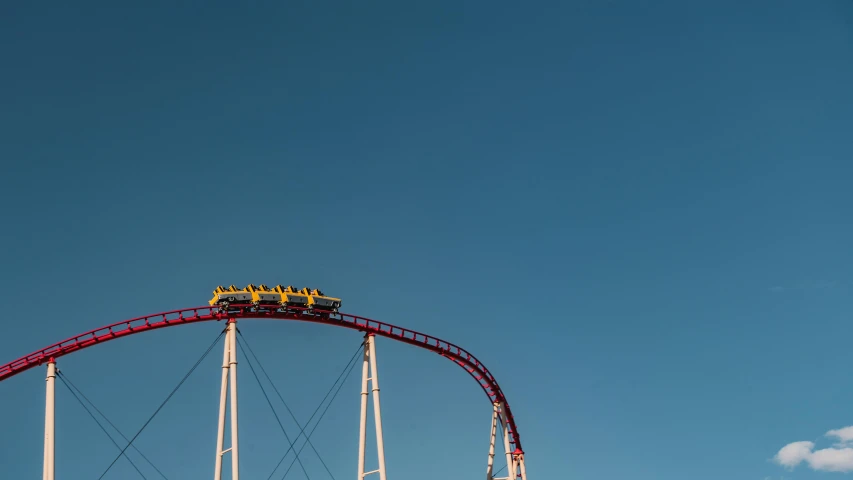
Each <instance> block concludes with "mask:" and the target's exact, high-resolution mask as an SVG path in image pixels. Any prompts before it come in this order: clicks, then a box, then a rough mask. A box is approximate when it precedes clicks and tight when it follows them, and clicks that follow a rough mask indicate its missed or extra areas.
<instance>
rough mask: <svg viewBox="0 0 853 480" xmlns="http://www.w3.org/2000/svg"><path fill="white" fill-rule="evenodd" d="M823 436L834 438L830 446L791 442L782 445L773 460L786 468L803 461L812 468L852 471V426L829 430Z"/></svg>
mask: <svg viewBox="0 0 853 480" xmlns="http://www.w3.org/2000/svg"><path fill="white" fill-rule="evenodd" d="M825 436H827V437H830V438H834V439H836V440H837V441H836V443H835V444H834V445H833V446H832V447H830V448H823V449H820V450H815V449H814V448H815V444H814V442H809V441H800V442H793V443H789V444H787V445H785V446H784V447H782V448H781V449H780V450H779V452H777V453H776V455H775V456H774V457H773V460H774V461H775V462H776V463H778V464H779V465H782V466H784V467H787V468H794V467H796V466H797V465H799V464H801V463H803V462H805V463H807V464H808V466H809V467H811V468H812V470H820V471H825V472H853V426H849V427H844V428H839V429H837V430H830V431H828V432H826V434H825Z"/></svg>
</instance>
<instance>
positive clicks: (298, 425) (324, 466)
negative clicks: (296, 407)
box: [237, 329, 335, 480]
mask: <svg viewBox="0 0 853 480" xmlns="http://www.w3.org/2000/svg"><path fill="white" fill-rule="evenodd" d="M237 333H239V334H240V337H242V338H243V340H244V341H245V343H246V347H247V350H248V351H249V353H250V354H251V355H252V356H253V357H255V361H256V362H257V363H258V366H259V367H261V372H262V373H263V374H264V376H265V377H266V378H267V381H268V382H270V385H272V388H273V390H274V391H275V393H276V395H278V398H279V400H281V403H283V404H284V408H286V409H287V412H288V413H289V414H290V418H292V419H293V421H294V422H295V423H296V426H297V427H299V434H298V435H296V438H294V439H293V442H292V443H291V444H290V448H289V449H288V451H290V450H292V449H293V446H294V445H295V444H296V440H298V439H299V435H304V434H305V427H307V426H308V424H307V423H306V424H305V427H303V426H302V425H300V424H299V420H297V419H296V415H294V414H293V411H292V410H291V409H290V407H289V406H288V405H287V402H285V401H284V397H282V395H281V393H279V391H278V388H276V386H275V384H274V383H273V381H272V379H271V378H270V376H269V375H268V374H267V372H266V369H265V368H264V364H263V363H261V361H260V360H259V359H258V356H257V355H255V352H254V351H253V350H252V347H251V345H249V342H248V341H247V340H246V337H245V336H244V335H243V333H242V332H240V329H237ZM246 358H248V356H247V357H246ZM261 388H263V387H261ZM323 400H325V398H324V399H323ZM270 408H272V404H270ZM309 422H310V420H309ZM282 428H283V427H282ZM305 438H306V439H307V441H308V442H309V443H310V442H311V439H310V438H308V437H307V436H306V437H305ZM288 441H290V440H289V439H288ZM310 445H311V449H312V450H314V453H315V454H316V455H317V458H318V459H319V460H320V463H322V464H323V468H325V469H326V472H328V473H329V476H330V477H332V480H335V476H334V475H333V474H332V471H331V470H329V467H328V466H327V465H326V462H325V461H323V457H321V456H320V452H318V451H317V448H316V447H314V444H313V443H310ZM296 458H297V459H298V458H299V453H297V454H296ZM299 464H300V466H301V465H302V460H300V461H299ZM302 470H303V471H304V470H305V467H302ZM305 475H306V476H307V475H308V474H307V473H306V474H305Z"/></svg>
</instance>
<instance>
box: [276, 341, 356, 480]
mask: <svg viewBox="0 0 853 480" xmlns="http://www.w3.org/2000/svg"><path fill="white" fill-rule="evenodd" d="M363 345H364V342H362V343H361V346H363ZM359 350H361V348H359ZM359 350H356V352H355V353H356V355H358V352H359ZM354 358H355V356H353V359H354ZM350 362H352V360H350ZM356 365H358V362H354V363H353V364H352V366H351V367H349V371H348V372H347V376H346V377H345V378H344V380H343V381H342V382H341V383H340V384H338V389H337V391H335V394H334V395H332V399H331V400H329V403H327V404H326V408H325V409H324V410H323V413H321V414H320V418H318V419H317V423H315V424H314V428H312V429H311V431H310V432H308V436H307V437H306V438H311V435H312V434H313V433H314V430H317V427H318V426H319V425H320V422H321V421H323V417H324V416H326V412H328V411H329V407H331V406H332V402H334V401H335V398H336V397H337V396H338V393H339V392H340V391H341V388H343V386H344V383H345V382H346V380H347V378H349V376H350V374H351V373H352V371H353V370H355V366H356ZM344 371H346V367H344ZM341 374H343V372H341ZM340 378H341V377H338V379H340ZM336 383H337V382H336ZM334 387H335V386H334V385H332V388H334ZM329 392H331V390H329ZM326 396H328V394H326ZM324 400H325V399H324ZM322 404H323V402H320V405H322ZM318 409H319V407H318ZM314 413H317V411H316V410H315V411H314ZM311 417H312V418H313V417H314V415H311ZM310 421H311V420H308V422H309V423H310ZM306 425H307V424H306ZM306 443H308V442H307V441H306V442H305V443H303V444H302V447H300V448H299V451H298V452H296V455H299V454H300V453H301V452H302V449H303V448H305V444H306ZM282 460H284V458H282ZM293 463H294V462H290V466H289V467H287V470H285V471H284V476H282V477H281V480H284V478H285V477H287V474H288V472H290V469H291V468H293Z"/></svg>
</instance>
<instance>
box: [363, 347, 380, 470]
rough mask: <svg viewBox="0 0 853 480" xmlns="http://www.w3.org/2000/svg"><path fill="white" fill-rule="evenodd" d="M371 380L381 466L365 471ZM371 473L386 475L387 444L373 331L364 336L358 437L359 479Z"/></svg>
mask: <svg viewBox="0 0 853 480" xmlns="http://www.w3.org/2000/svg"><path fill="white" fill-rule="evenodd" d="M368 381H370V382H371V385H372V387H373V388H372V389H371V390H372V392H373V419H374V421H375V426H376V453H377V456H378V457H379V468H378V469H376V470H372V471H370V472H365V471H364V451H365V443H366V441H367V395H368V390H367V382H368ZM371 473H379V480H386V477H385V444H384V442H383V439H382V415H381V413H380V408H379V373H378V371H377V369H376V341H375V337H374V335H373V334H372V333H368V334H366V335H365V336H364V363H363V364H362V367H361V422H360V423H359V437H358V480H364V477H366V476H367V475H370V474H371Z"/></svg>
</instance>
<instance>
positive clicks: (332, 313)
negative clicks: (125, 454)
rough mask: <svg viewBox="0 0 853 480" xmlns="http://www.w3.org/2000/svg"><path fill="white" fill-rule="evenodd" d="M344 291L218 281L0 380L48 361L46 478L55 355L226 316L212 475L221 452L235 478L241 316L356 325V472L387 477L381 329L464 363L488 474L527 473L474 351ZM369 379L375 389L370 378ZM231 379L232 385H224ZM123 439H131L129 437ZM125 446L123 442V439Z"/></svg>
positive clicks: (509, 422)
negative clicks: (353, 310)
mask: <svg viewBox="0 0 853 480" xmlns="http://www.w3.org/2000/svg"><path fill="white" fill-rule="evenodd" d="M340 306H341V299H340V298H335V297H330V296H326V295H325V294H324V293H323V292H322V291H320V290H319V289H310V288H307V287H306V288H302V289H299V290H298V289H296V288H295V287H293V286H286V287H285V286H282V285H277V286H275V287H273V288H269V287H267V286H266V285H263V284H260V285H258V286H255V285H254V284H249V285H247V286H246V287H245V288H242V289H240V288H237V287H235V286H234V285H230V286H229V287H227V288H226V287H223V286H221V285H220V286H218V287H217V288H216V289H214V291H213V297H212V298H211V299H210V300H209V302H208V305H207V306H199V307H192V308H185V309H179V310H172V311H168V312H163V313H157V314H153V315H146V316H142V317H137V318H133V319H130V320H124V321H120V322H116V323H113V324H110V325H106V326H104V327H101V328H97V329H94V330H90V331H88V332H85V333H82V334H79V335H75V336H73V337H71V338H68V339H66V340H63V341H61V342H57V343H54V344H52V345H50V346H47V347H45V348H42V349H40V350H36V351H35V352H33V353H30V354H29V355H25V356H23V357H21V358H18V359H16V360H13V361H11V362H9V363H7V364H5V365H0V381H3V380H7V379H9V378H11V377H13V376H15V375H18V374H20V373H23V372H24V371H26V370H29V369H32V368H35V367H37V366H40V365H46V366H47V397H46V398H47V400H46V402H47V403H46V407H45V443H44V450H45V455H44V476H43V478H44V480H54V470H55V464H54V455H55V453H54V452H55V450H54V444H55V431H54V429H55V423H54V402H55V400H54V382H53V380H54V379H55V377H56V361H57V359H58V358H60V357H62V356H65V355H68V354H71V353H74V352H76V351H79V350H82V349H84V348H89V347H92V346H95V345H99V344H101V343H104V342H107V341H111V340H114V339H117V338H121V337H125V336H129V335H133V334H138V333H142V332H146V331H150V330H155V329H160V328H165V327H171V326H177V325H187V324H192V323H200V322H208V321H216V322H225V323H226V330H225V331H226V332H227V333H226V334H225V351H224V357H223V366H222V368H223V370H222V389H221V395H220V411H219V419H218V420H219V431H218V436H217V445H216V464H215V468H214V478H215V480H221V478H222V476H221V475H222V457H223V455H224V454H225V453H228V452H230V454H231V459H232V462H231V466H232V472H231V473H232V475H231V478H232V480H238V479H239V461H238V458H239V457H238V452H239V449H238V445H239V442H238V435H237V432H238V429H237V383H236V368H237V362H236V355H237V349H236V346H237V342H236V324H237V320H238V319H261V320H286V321H300V322H311V323H321V324H327V325H333V326H337V327H343V328H348V329H352V330H357V331H359V332H361V333H363V334H364V352H363V354H364V355H363V356H364V358H363V368H362V392H361V393H362V395H361V402H362V403H361V421H360V433H359V476H358V480H364V478H365V477H366V476H367V475H369V474H372V473H378V474H379V477H380V480H387V478H386V470H385V459H384V447H383V436H382V421H381V414H380V410H381V409H380V402H379V386H378V371H377V365H376V343H375V340H374V339H375V337H376V336H381V337H385V338H389V339H392V340H396V341H400V342H403V343H407V344H410V345H414V346H417V347H419V348H422V349H426V350H429V351H432V352H435V353H437V354H439V355H440V356H442V357H445V358H447V359H449V360H451V361H452V362H454V363H456V364H457V365H458V366H460V367H462V368H463V369H464V370H465V371H466V372H467V373H468V374H469V375H470V376H471V377H472V378H474V380H476V381H477V383H478V384H479V385H480V387H481V388H482V390H483V391H484V392H485V393H486V396H487V397H488V399H489V403H490V404H491V406H492V426H491V434H490V445H489V454H488V462H487V468H486V479H487V480H510V479H515V478H521V479H522V480H527V473H526V465H525V455H524V450H523V449H522V445H521V438H520V436H519V432H518V428H517V426H516V421H515V417H514V416H513V414H512V410H511V409H510V406H509V403H508V402H507V400H506V397H505V396H504V393H503V391H502V390H501V388H500V386H499V385H498V383H497V381H496V380H495V378H494V377H493V376H492V374H491V373H490V372H489V371H488V369H487V368H486V367H485V365H483V364H482V363H481V362H480V361H479V360H478V359H477V358H476V357H474V355H472V354H471V353H469V352H468V351H466V350H464V349H462V348H461V347H459V346H457V345H454V344H452V343H450V342H447V341H445V340H441V339H439V338H436V337H433V336H430V335H426V334H423V333H420V332H416V331H414V330H409V329H406V328H403V327H398V326H395V325H391V324H389V323H384V322H380V321H376V320H371V319H368V318H365V317H360V316H356V315H351V314H346V313H341V312H339V311H338V310H339V308H340ZM369 383H372V389H370V390H369V389H368V384H369ZM229 387H230V391H229ZM369 394H370V395H371V396H372V398H373V411H374V420H375V424H376V425H375V428H376V431H375V437H376V442H377V456H378V461H379V468H378V469H377V470H374V471H370V472H366V471H365V470H364V464H365V438H366V437H365V431H366V419H367V397H368V395H369ZM227 395H230V398H231V402H230V405H231V446H230V447H229V448H228V449H225V448H224V443H223V442H224V430H225V411H226V396H227ZM500 437H502V439H503V447H504V456H505V457H506V468H507V472H508V475H507V476H506V477H503V478H501V479H499V478H498V477H495V476H494V457H495V448H496V445H497V442H498V440H499V438H500ZM128 446H130V445H129V444H128ZM125 448H127V447H125Z"/></svg>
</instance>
